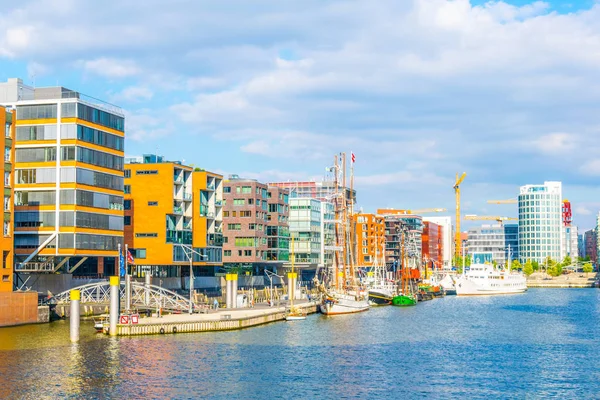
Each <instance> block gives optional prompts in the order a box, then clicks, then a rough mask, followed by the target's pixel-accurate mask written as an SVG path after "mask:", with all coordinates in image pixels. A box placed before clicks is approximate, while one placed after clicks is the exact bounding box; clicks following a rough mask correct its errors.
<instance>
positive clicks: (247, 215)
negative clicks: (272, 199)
mask: <svg viewBox="0 0 600 400" xmlns="http://www.w3.org/2000/svg"><path fill="white" fill-rule="evenodd" d="M251 216H252V211H240V217H242V218H250V217H251Z"/></svg>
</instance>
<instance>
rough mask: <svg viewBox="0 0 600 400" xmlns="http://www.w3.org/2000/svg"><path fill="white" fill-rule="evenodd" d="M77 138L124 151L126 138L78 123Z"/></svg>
mask: <svg viewBox="0 0 600 400" xmlns="http://www.w3.org/2000/svg"><path fill="white" fill-rule="evenodd" d="M77 139H79V140H82V141H84V142H88V143H93V144H97V145H98V146H102V147H108V148H110V149H114V150H120V151H123V143H124V139H123V138H122V137H121V136H117V135H113V134H112V133H108V132H103V131H99V130H97V129H93V128H88V127H87V126H83V125H77Z"/></svg>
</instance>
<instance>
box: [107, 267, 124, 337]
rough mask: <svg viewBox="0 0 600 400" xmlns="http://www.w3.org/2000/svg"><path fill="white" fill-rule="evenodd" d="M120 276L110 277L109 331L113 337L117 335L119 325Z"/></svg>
mask: <svg viewBox="0 0 600 400" xmlns="http://www.w3.org/2000/svg"><path fill="white" fill-rule="evenodd" d="M120 285H121V284H120V282H119V276H118V275H117V276H111V277H110V309H109V311H108V313H109V329H108V333H109V335H111V336H116V335H117V324H118V323H119V303H120V300H119V289H120Z"/></svg>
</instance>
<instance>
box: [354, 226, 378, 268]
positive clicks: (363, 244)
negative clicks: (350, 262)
mask: <svg viewBox="0 0 600 400" xmlns="http://www.w3.org/2000/svg"><path fill="white" fill-rule="evenodd" d="M352 221H353V225H354V230H355V232H356V243H357V246H356V247H357V253H358V254H357V260H356V262H357V264H358V265H364V266H367V267H370V266H373V265H374V264H375V262H379V264H380V265H383V264H384V255H385V219H384V218H383V217H382V216H379V215H375V214H355V215H353V216H352Z"/></svg>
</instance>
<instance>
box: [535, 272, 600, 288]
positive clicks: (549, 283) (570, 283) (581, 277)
mask: <svg viewBox="0 0 600 400" xmlns="http://www.w3.org/2000/svg"><path fill="white" fill-rule="evenodd" d="M597 280H598V276H597V274H596V273H588V274H586V273H577V272H576V273H571V274H567V275H561V276H557V277H552V276H550V275H548V274H546V273H543V272H536V273H534V274H531V275H530V276H529V277H528V278H527V287H529V288H593V287H597V284H596V282H597Z"/></svg>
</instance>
